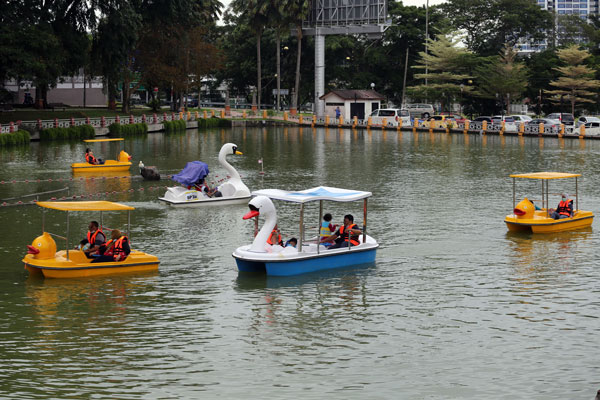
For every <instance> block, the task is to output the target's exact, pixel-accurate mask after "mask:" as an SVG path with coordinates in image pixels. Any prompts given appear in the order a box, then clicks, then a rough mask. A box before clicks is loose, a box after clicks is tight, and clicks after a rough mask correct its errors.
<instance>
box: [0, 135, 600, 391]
mask: <svg viewBox="0 0 600 400" xmlns="http://www.w3.org/2000/svg"><path fill="white" fill-rule="evenodd" d="M226 142H233V143H236V144H237V145H238V146H239V148H240V150H241V151H242V152H243V153H244V154H243V155H242V156H231V157H229V160H230V161H231V163H232V164H233V165H234V167H235V168H236V169H237V170H238V171H239V172H240V173H241V174H242V176H243V179H244V181H245V182H246V183H247V185H248V186H249V187H250V188H251V189H260V188H283V189H303V188H308V187H312V186H317V185H322V184H323V185H329V186H339V187H345V188H350V189H361V190H368V191H371V192H373V197H372V198H371V199H370V200H369V221H368V223H369V231H370V234H371V235H372V236H374V237H375V238H376V239H377V240H378V241H379V242H380V244H381V247H380V248H379V250H378V253H377V261H376V263H375V265H367V266H361V267H357V268H351V269H350V268H349V269H340V270H333V271H327V272H324V273H317V274H309V275H302V276H296V277H288V278H271V277H269V278H267V277H264V276H252V275H250V276H248V275H239V274H238V272H237V269H236V266H235V261H234V259H233V258H232V257H231V253H232V251H233V250H234V249H235V248H236V247H238V246H240V245H243V244H247V243H249V242H250V241H251V237H252V231H253V223H252V222H250V221H244V220H242V216H243V214H244V213H245V212H246V211H247V206H245V205H238V206H226V207H210V208H195V209H175V208H172V207H168V206H166V205H164V204H161V203H159V202H158V200H157V198H158V197H159V195H162V194H163V192H164V186H166V185H168V184H169V182H168V181H167V180H162V181H160V182H159V183H156V182H144V181H142V180H141V179H138V177H137V167H133V168H132V169H131V174H132V178H131V179H129V178H127V179H123V178H110V179H93V180H91V179H85V180H79V179H75V180H74V181H70V180H69V178H71V176H72V175H71V171H70V168H69V165H70V163H71V162H72V161H73V160H76V159H77V160H79V159H81V157H82V154H83V151H84V149H85V146H84V145H83V144H79V143H62V144H51V145H47V144H39V143H33V144H31V146H29V147H28V148H25V149H11V150H0V180H2V181H5V183H3V184H0V198H1V199H2V200H0V201H2V202H4V201H6V202H7V203H14V202H16V201H17V200H19V199H11V198H13V197H17V196H22V195H26V194H30V193H38V192H44V191H51V190H56V189H60V188H64V187H68V188H69V189H68V195H69V196H74V195H75V196H80V195H82V194H85V195H88V196H89V195H93V197H92V198H93V199H107V200H111V201H119V202H124V203H126V204H129V205H132V206H134V207H135V208H136V210H135V211H134V212H133V214H132V223H133V229H132V232H131V238H132V243H133V245H134V247H137V248H139V249H141V250H144V251H146V252H148V253H151V254H155V255H157V256H158V257H159V258H160V260H161V265H160V269H159V271H158V272H157V273H154V274H146V275H122V276H113V277H105V278H95V279H74V280H40V279H33V278H29V277H28V275H27V272H26V271H25V270H24V269H23V265H22V263H21V261H20V260H21V258H22V257H23V255H24V254H25V251H26V248H25V245H26V244H29V243H30V242H31V241H32V239H33V238H34V237H35V236H37V235H38V234H39V233H40V231H41V211H40V209H39V208H38V207H36V206H15V207H0V224H1V229H0V257H1V258H0V272H1V274H0V315H2V318H1V319H0V376H1V378H0V398H10V399H34V398H43V399H47V398H57V399H58V398H60V399H66V398H118V399H149V398H156V399H158V398H161V399H167V398H168V399H181V398H190V399H191V398H222V399H238V398H263V397H269V398H274V399H297V398H304V399H322V398H332V399H350V398H351V399H367V398H369V399H378V398H381V399H383V398H402V399H482V398H490V399H516V398H518V399H548V398H551V399H579V398H582V399H588V398H589V399H591V398H593V396H594V395H595V393H596V390H597V389H599V388H600V367H598V365H597V361H596V360H597V359H596V356H597V355H598V354H599V350H600V342H599V341H598V339H597V335H598V333H599V331H600V323H599V320H598V313H599V306H600V300H599V299H598V297H599V292H600V290H599V289H598V284H597V282H598V276H599V273H598V255H597V248H598V244H599V242H600V240H599V239H600V238H599V236H598V232H600V229H599V227H598V223H597V222H594V224H593V226H592V228H591V229H588V230H584V231H579V232H571V233H560V234H552V235H543V236H542V235H531V234H529V235H528V234H518V235H515V234H508V233H507V230H506V227H505V225H504V223H503V218H504V216H505V215H506V214H507V213H509V212H510V210H511V209H512V180H511V179H509V178H508V175H509V174H510V173H515V172H516V173H522V172H531V171H544V170H551V171H563V172H579V173H582V174H583V177H582V178H580V179H579V181H578V188H579V193H580V198H579V205H580V207H581V208H582V209H589V210H592V211H594V212H596V213H597V212H598V204H600V175H599V174H598V172H597V171H598V170H599V167H600V165H599V164H600V161H599V157H598V155H599V153H600V142H596V141H579V140H559V139H545V140H540V139H538V138H518V137H506V138H502V137H498V136H490V137H486V136H463V135H445V134H439V133H434V134H429V133H419V134H413V133H408V132H405V133H403V134H398V133H396V132H394V131H391V132H390V131H388V132H385V133H382V132H380V131H373V132H372V133H367V132H366V131H365V132H361V131H358V132H353V131H350V130H335V129H330V130H322V129H317V130H311V129H303V130H299V129H296V128H289V129H283V128H268V129H247V130H245V129H242V128H236V129H232V130H219V131H208V132H195V131H188V132H187V134H186V135H179V136H165V135H163V134H149V135H148V137H147V138H140V139H130V140H126V142H125V148H126V149H127V150H128V151H129V152H130V154H132V155H133V162H134V164H137V163H138V162H139V160H143V161H144V163H145V164H146V165H156V166H157V167H158V169H159V170H160V171H161V172H162V173H163V175H166V174H171V173H174V172H176V171H178V170H180V169H181V168H182V167H183V166H184V165H185V162H187V161H191V160H197V159H199V160H202V161H205V162H207V163H208V164H209V167H210V169H211V176H212V179H213V180H214V181H218V180H220V179H222V178H223V175H224V171H223V169H222V168H221V167H220V166H219V165H218V162H217V154H218V151H219V149H220V147H221V145H222V144H223V143H226ZM97 146H98V147H97V148H95V150H96V151H95V154H96V155H98V154H101V155H103V156H105V157H107V156H108V157H110V156H112V155H113V154H116V152H117V151H118V150H119V147H118V146H119V145H118V144H115V143H112V144H107V143H105V144H99V145H97ZM259 158H263V159H264V169H265V174H264V176H261V175H260V174H259V172H260V165H259V164H258V163H257V160H258V159H259ZM116 175H117V176H121V175H123V174H122V173H118V174H116ZM37 179H40V180H47V179H52V182H48V181H41V182H39V183H38V182H36V180H37ZM59 179H60V181H58V180H59ZM11 180H16V181H24V180H28V181H30V182H27V183H25V182H15V183H11V182H10V181H11ZM31 181H33V182H31ZM157 186H160V188H156V187H157ZM517 188H518V190H519V195H520V197H522V196H524V195H528V196H530V197H533V198H535V199H539V198H540V196H539V194H538V193H539V191H540V187H539V183H532V184H527V183H525V182H522V183H519V184H518V185H517ZM141 189H143V190H141ZM574 190H575V185H574V182H564V183H563V182H556V181H554V182H552V183H551V185H550V192H551V193H559V192H561V191H568V192H570V193H574ZM65 193H67V192H65ZM61 195H64V194H62V193H58V194H57V196H61ZM47 197H48V195H46V197H44V196H42V198H44V199H45V198H47ZM30 199H31V198H26V199H25V200H30ZM558 200H559V199H558V196H556V195H555V196H551V202H552V203H554V202H556V203H558ZM276 205H277V207H278V214H279V225H280V226H281V228H282V230H283V233H284V236H285V237H290V236H297V222H298V210H297V208H296V207H295V206H293V205H289V204H282V203H277V204H276ZM551 205H552V206H554V204H551ZM326 208H327V209H326V211H329V212H331V213H332V214H333V215H334V220H335V222H338V223H339V222H341V219H342V216H343V215H344V214H346V213H352V214H354V215H355V216H356V217H357V220H358V222H360V220H361V219H362V204H351V205H348V204H342V205H341V206H340V205H335V204H327V207H326ZM73 214H74V215H71V240H72V241H74V240H79V239H80V238H81V237H83V235H84V234H85V231H86V229H87V228H86V227H87V222H88V221H89V220H90V219H92V218H94V217H96V216H95V215H90V214H85V213H82V214H79V213H73ZM306 215H307V224H308V228H311V229H316V226H317V224H318V222H319V221H318V209H317V208H315V207H308V210H307V211H306ZM126 222H127V219H126V216H122V215H118V214H113V213H106V215H105V216H104V223H105V224H107V225H108V226H111V227H122V228H124V227H125V225H126ZM311 224H313V225H312V226H311ZM46 229H47V230H50V231H53V232H56V233H59V234H61V233H62V234H64V230H65V216H64V215H63V214H62V213H60V212H48V213H47V218H46ZM59 244H60V243H59Z"/></svg>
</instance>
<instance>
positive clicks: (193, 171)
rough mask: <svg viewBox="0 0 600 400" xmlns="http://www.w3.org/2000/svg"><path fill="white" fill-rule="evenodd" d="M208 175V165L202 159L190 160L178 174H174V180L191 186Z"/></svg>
mask: <svg viewBox="0 0 600 400" xmlns="http://www.w3.org/2000/svg"><path fill="white" fill-rule="evenodd" d="M206 175H208V165H206V163H203V162H202V161H190V162H189V163H187V164H186V165H185V168H184V169H183V170H181V172H180V173H178V174H177V175H173V178H172V179H173V180H174V181H175V182H179V183H181V184H182V185H185V186H191V185H193V184H194V183H196V182H198V181H199V180H201V179H204V178H206Z"/></svg>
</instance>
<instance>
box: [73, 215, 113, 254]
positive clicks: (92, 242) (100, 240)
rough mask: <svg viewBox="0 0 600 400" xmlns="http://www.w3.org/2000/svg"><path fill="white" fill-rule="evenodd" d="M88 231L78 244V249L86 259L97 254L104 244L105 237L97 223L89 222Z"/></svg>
mask: <svg viewBox="0 0 600 400" xmlns="http://www.w3.org/2000/svg"><path fill="white" fill-rule="evenodd" d="M88 229H89V230H88V233H87V235H86V237H85V238H84V239H83V240H82V241H81V242H80V243H79V249H80V250H81V251H83V252H84V253H85V255H86V256H87V258H92V254H94V253H96V252H98V251H99V250H100V247H101V246H102V245H103V244H104V242H106V236H104V232H102V229H100V226H99V225H98V222H97V221H91V222H90V224H89V226H88ZM86 245H87V246H86Z"/></svg>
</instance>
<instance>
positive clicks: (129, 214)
mask: <svg viewBox="0 0 600 400" xmlns="http://www.w3.org/2000/svg"><path fill="white" fill-rule="evenodd" d="M130 229H131V210H127V240H129V245H130V246H131V236H129V235H131V232H130V231H129V230H130Z"/></svg>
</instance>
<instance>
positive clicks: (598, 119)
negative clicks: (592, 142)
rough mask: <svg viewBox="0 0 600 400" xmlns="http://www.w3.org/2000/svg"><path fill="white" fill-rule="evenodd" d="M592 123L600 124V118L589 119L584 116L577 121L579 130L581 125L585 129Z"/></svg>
mask: <svg viewBox="0 0 600 400" xmlns="http://www.w3.org/2000/svg"><path fill="white" fill-rule="evenodd" d="M590 122H600V118H598V117H588V116H585V115H582V116H581V117H579V120H578V121H577V124H576V125H577V127H578V128H579V127H580V126H581V125H585V127H586V128H587V124H588V123H590Z"/></svg>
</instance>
